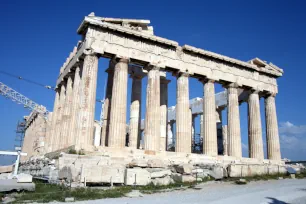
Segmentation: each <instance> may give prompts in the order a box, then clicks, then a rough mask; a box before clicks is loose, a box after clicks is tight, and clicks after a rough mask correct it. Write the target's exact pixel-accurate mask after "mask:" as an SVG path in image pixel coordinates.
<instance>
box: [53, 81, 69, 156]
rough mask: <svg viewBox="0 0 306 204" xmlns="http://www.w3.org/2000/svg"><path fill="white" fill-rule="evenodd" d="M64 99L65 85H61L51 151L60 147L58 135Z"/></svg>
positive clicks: (60, 130) (60, 129)
mask: <svg viewBox="0 0 306 204" xmlns="http://www.w3.org/2000/svg"><path fill="white" fill-rule="evenodd" d="M65 98H66V87H65V85H61V93H60V100H59V105H58V109H57V112H56V115H57V117H56V125H55V137H54V142H53V145H54V146H53V151H56V150H58V149H60V147H61V145H60V144H61V142H62V140H61V138H60V135H61V133H62V128H61V127H62V117H63V108H64V104H65Z"/></svg>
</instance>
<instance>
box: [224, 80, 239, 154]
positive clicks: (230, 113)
mask: <svg viewBox="0 0 306 204" xmlns="http://www.w3.org/2000/svg"><path fill="white" fill-rule="evenodd" d="M227 100H228V103H227V104H228V107H227V129H228V154H229V156H234V157H238V158H241V157H242V149H241V133H240V115H239V102H238V86H237V85H236V84H234V83H232V84H230V85H229V86H228V88H227Z"/></svg>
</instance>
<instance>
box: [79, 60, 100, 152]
mask: <svg viewBox="0 0 306 204" xmlns="http://www.w3.org/2000/svg"><path fill="white" fill-rule="evenodd" d="M97 73H98V56H97V55H96V54H88V55H86V56H85V58H84V64H83V70H82V80H81V98H80V99H81V104H80V105H81V107H80V118H79V122H80V126H79V127H80V132H79V134H80V135H79V137H78V139H79V141H77V149H79V148H80V149H86V148H88V147H90V146H93V136H94V116H95V105H96V88H97Z"/></svg>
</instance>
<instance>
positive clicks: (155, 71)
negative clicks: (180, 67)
mask: <svg viewBox="0 0 306 204" xmlns="http://www.w3.org/2000/svg"><path fill="white" fill-rule="evenodd" d="M147 68H148V69H149V70H148V84H147V100H146V119H145V130H144V149H145V150H147V151H152V152H153V153H154V152H156V151H160V116H161V113H160V73H159V72H160V71H159V67H155V66H148V67H147Z"/></svg>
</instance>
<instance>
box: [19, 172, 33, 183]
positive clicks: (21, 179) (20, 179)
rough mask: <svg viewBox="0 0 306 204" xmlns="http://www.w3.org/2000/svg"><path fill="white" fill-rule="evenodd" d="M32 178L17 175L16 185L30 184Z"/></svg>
mask: <svg viewBox="0 0 306 204" xmlns="http://www.w3.org/2000/svg"><path fill="white" fill-rule="evenodd" d="M32 180H33V177H32V176H31V175H29V174H23V173H21V174H18V175H17V183H32Z"/></svg>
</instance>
